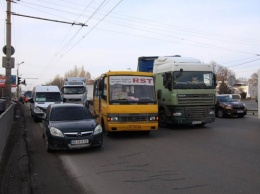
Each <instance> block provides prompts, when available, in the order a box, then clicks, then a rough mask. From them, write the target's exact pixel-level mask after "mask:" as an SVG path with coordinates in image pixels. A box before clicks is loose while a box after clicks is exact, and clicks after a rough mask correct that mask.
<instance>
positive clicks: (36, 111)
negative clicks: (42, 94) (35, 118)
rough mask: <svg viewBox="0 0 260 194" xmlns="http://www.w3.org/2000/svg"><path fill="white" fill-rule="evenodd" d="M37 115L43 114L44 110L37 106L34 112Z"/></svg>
mask: <svg viewBox="0 0 260 194" xmlns="http://www.w3.org/2000/svg"><path fill="white" fill-rule="evenodd" d="M33 111H34V112H35V113H38V114H39V113H43V111H42V109H40V108H39V107H38V106H36V107H35V108H34V110H33Z"/></svg>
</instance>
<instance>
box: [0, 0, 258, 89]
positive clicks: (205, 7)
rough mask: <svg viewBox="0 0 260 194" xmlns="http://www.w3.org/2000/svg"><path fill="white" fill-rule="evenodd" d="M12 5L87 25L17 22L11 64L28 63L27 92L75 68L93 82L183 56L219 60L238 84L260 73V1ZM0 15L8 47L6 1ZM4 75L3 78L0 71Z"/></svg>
mask: <svg viewBox="0 0 260 194" xmlns="http://www.w3.org/2000/svg"><path fill="white" fill-rule="evenodd" d="M14 2H17V3H12V12H15V13H16V14H21V15H27V16H33V17H40V18H47V19H52V20H59V21H64V22H71V23H74V22H75V23H82V24H86V25H87V26H85V27H82V26H78V25H71V24H64V23H57V22H51V21H44V20H39V19H31V18H27V17H22V16H16V15H12V46H13V47H14V48H15V54H14V55H13V57H14V58H15V64H18V63H21V62H23V61H24V63H23V64H21V65H20V67H19V72H20V75H21V77H22V78H25V79H26V80H27V83H28V86H27V87H28V88H29V89H30V88H31V87H32V86H33V85H35V84H44V83H46V82H47V81H50V80H52V79H53V78H54V77H55V75H60V76H61V77H62V76H64V73H65V72H68V71H69V70H72V69H73V68H74V66H78V67H81V66H83V67H84V68H85V70H86V71H89V72H90V74H91V75H92V77H93V78H95V77H97V76H99V75H100V74H102V73H104V72H106V71H108V70H127V69H131V70H136V69H137V60H138V57H140V56H163V55H176V54H178V55H181V56H185V57H194V58H198V59H200V60H201V61H203V62H204V63H209V62H211V61H215V62H217V63H218V64H220V65H223V66H225V67H228V68H229V69H230V70H232V71H234V72H235V73H236V77H237V78H239V77H245V78H250V76H251V74H252V73H254V72H257V71H258V69H259V68H260V11H259V8H260V1H259V0H247V1H245V0H161V1H158V0H123V1H120V0H110V1H109V0H55V1H53V0H20V1H17V0H14ZM0 9H1V12H0V13H1V15H0V20H1V26H2V27H1V33H0V35H1V39H0V44H1V45H2V46H4V45H6V32H5V31H6V22H5V19H6V0H0ZM2 56H4V54H3V53H2ZM16 68H17V67H16ZM16 68H14V69H12V74H13V75H15V74H16ZM0 74H5V69H3V68H2V67H0ZM34 78H37V79H34Z"/></svg>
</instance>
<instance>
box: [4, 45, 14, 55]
mask: <svg viewBox="0 0 260 194" xmlns="http://www.w3.org/2000/svg"><path fill="white" fill-rule="evenodd" d="M14 51H15V50H14V47H12V46H11V55H13V54H14ZM3 53H4V54H5V55H6V46H4V47H3Z"/></svg>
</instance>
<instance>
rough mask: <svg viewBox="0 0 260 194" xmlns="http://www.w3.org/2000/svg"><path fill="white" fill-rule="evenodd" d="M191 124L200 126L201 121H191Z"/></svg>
mask: <svg viewBox="0 0 260 194" xmlns="http://www.w3.org/2000/svg"><path fill="white" fill-rule="evenodd" d="M192 124H193V125H196V124H201V121H192Z"/></svg>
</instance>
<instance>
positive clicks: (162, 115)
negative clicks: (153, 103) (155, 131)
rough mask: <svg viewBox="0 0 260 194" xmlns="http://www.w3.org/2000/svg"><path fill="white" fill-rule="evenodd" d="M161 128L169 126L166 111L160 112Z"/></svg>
mask: <svg viewBox="0 0 260 194" xmlns="http://www.w3.org/2000/svg"><path fill="white" fill-rule="evenodd" d="M159 126H160V127H163V128H166V127H167V126H168V119H167V116H166V114H165V111H164V110H160V111H159Z"/></svg>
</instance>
